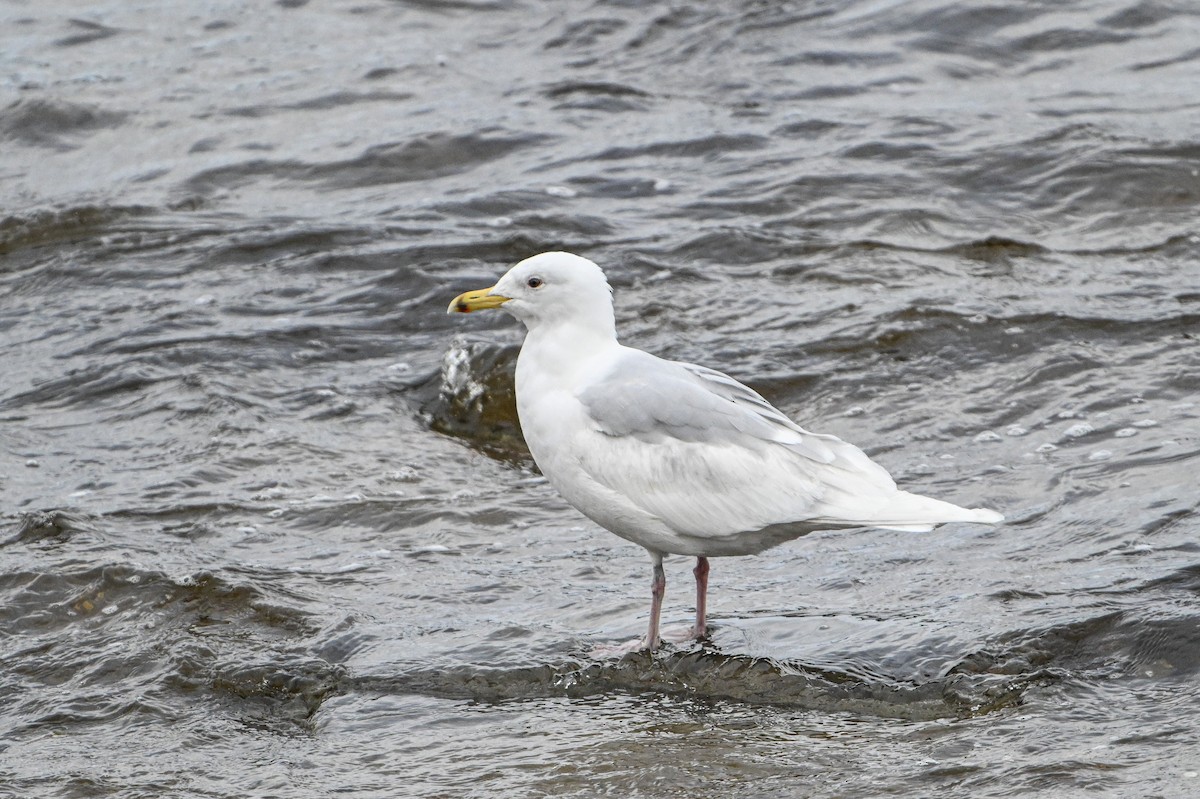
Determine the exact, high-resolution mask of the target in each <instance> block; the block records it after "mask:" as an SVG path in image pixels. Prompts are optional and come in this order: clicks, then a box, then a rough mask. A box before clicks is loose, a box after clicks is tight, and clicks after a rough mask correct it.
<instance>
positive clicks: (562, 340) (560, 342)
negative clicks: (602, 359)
mask: <svg viewBox="0 0 1200 799" xmlns="http://www.w3.org/2000/svg"><path fill="white" fill-rule="evenodd" d="M599 321H600V322H601V323H600V324H597V323H596V322H597V320H595V319H565V320H556V321H555V322H543V323H541V324H534V325H530V327H529V332H528V333H527V334H526V336H525V343H524V344H523V345H521V354H520V355H519V356H518V359H517V377H518V382H520V378H521V372H523V371H525V370H524V369H522V366H526V367H529V366H532V365H533V364H534V363H536V367H535V368H536V370H537V372H538V373H539V374H541V375H545V376H547V377H550V376H553V377H554V378H557V379H558V380H561V381H564V382H568V383H569V382H573V381H574V380H575V378H576V377H577V376H578V374H579V372H580V370H581V369H586V366H585V364H586V362H587V361H589V360H590V359H591V358H593V357H596V356H599V355H603V354H605V353H607V352H611V351H612V350H613V349H615V348H616V347H618V346H619V345H618V344H617V333H616V326H615V324H614V323H613V321H612V320H611V317H610V318H609V320H608V322H607V324H603V322H604V320H599Z"/></svg>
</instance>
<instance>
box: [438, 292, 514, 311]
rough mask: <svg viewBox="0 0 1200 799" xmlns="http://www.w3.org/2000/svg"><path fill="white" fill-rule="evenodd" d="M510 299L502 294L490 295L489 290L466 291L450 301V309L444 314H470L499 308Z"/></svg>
mask: <svg viewBox="0 0 1200 799" xmlns="http://www.w3.org/2000/svg"><path fill="white" fill-rule="evenodd" d="M510 299H512V298H511V297H505V296H504V295H503V294H492V290H491V289H479V291H466V292H463V293H462V294H459V295H458V296H457V297H455V298H454V299H453V300H451V301H450V307H449V308H447V309H446V313H470V312H471V311H483V310H486V309H488V308H499V307H500V306H501V305H503V304H504V303H506V302H508V301H509V300H510Z"/></svg>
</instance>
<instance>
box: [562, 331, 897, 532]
mask: <svg viewBox="0 0 1200 799" xmlns="http://www.w3.org/2000/svg"><path fill="white" fill-rule="evenodd" d="M578 399H579V401H580V403H581V404H582V406H583V408H584V409H585V412H586V413H587V416H588V418H589V420H590V422H591V425H592V430H591V433H592V434H594V435H599V436H602V437H603V440H602V442H596V446H590V447H589V446H584V447H581V448H580V450H579V452H580V453H582V454H581V455H580V465H581V467H582V468H583V469H584V471H585V472H587V473H588V474H589V475H590V476H591V477H592V479H594V480H596V481H597V482H599V483H600V484H602V485H604V486H606V487H608V488H610V489H611V490H613V491H617V492H619V493H620V494H622V495H624V496H625V497H626V498H628V499H629V500H630V501H631V502H633V503H634V504H635V505H637V506H638V507H640V508H641V509H642V510H644V511H646V512H648V513H651V514H653V515H655V516H656V517H658V518H659V519H661V520H662V521H663V522H664V523H666V524H667V525H668V526H670V527H671V528H672V529H675V530H676V531H678V532H679V533H680V534H682V535H688V536H698V537H705V538H719V537H726V536H735V535H738V534H740V533H749V532H755V531H759V530H763V529H764V528H767V527H776V526H779V525H795V524H800V523H804V522H810V521H813V522H815V521H818V520H819V521H820V522H821V524H819V525H815V526H826V527H836V526H855V525H861V524H869V523H870V521H869V520H870V518H871V517H872V515H874V514H876V513H878V512H879V511H880V510H882V509H883V508H884V507H885V506H886V505H887V504H888V502H889V501H890V500H892V499H893V498H894V497H895V495H896V494H897V493H898V492H897V490H896V484H895V482H894V481H893V480H892V478H891V477H890V476H889V475H888V473H887V472H886V471H885V470H884V469H883V468H882V467H880V466H878V465H877V464H875V463H874V462H872V461H871V460H870V459H869V458H867V456H866V455H865V454H864V453H863V452H862V451H861V450H860V449H858V448H857V447H855V446H853V445H851V444H847V443H846V442H844V441H842V440H840V439H838V438H837V437H835V436H830V435H818V434H815V433H810V432H808V431H807V430H804V429H803V428H801V427H800V426H799V425H797V424H795V423H794V422H793V421H791V420H790V419H788V418H787V417H786V416H785V415H784V414H783V413H781V412H780V411H779V410H778V409H776V408H775V407H773V406H772V405H771V404H770V403H769V402H767V401H766V400H765V399H764V398H763V397H762V396H761V395H759V394H758V393H757V392H755V391H754V390H753V389H750V388H748V387H747V386H745V385H743V384H741V383H739V382H738V381H736V380H734V379H733V378H731V377H729V376H728V375H725V374H722V373H720V372H716V371H713V370H711V369H705V368H703V367H699V366H694V365H692V364H684V363H679V362H674V361H664V360H662V359H659V358H656V357H654V356H652V355H649V354H648V353H643V352H641V351H638V350H630V349H626V350H624V352H623V354H622V357H621V358H619V359H617V360H616V361H615V363H614V364H613V365H612V367H611V369H610V370H609V372H608V373H607V374H604V375H602V376H598V379H596V380H594V381H592V382H591V383H590V384H589V385H588V386H587V387H586V388H585V389H584V390H582V391H581V392H580V393H579V397H578Z"/></svg>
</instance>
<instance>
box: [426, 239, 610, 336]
mask: <svg viewBox="0 0 1200 799" xmlns="http://www.w3.org/2000/svg"><path fill="white" fill-rule="evenodd" d="M486 308H499V309H500V310H502V311H507V312H508V313H510V314H512V315H513V316H515V317H517V319H520V320H521V321H522V322H524V323H525V326H526V327H528V328H529V329H530V330H533V329H534V328H536V327H540V326H543V325H554V324H557V323H563V322H570V323H572V324H576V325H583V326H589V327H594V328H597V329H598V332H601V333H604V334H609V335H613V336H615V335H616V334H615V332H614V322H613V307H612V289H611V288H609V285H608V280H606V279H605V277H604V273H603V272H601V271H600V267H598V266H596V265H595V264H594V263H592V262H591V261H589V260H588V259H587V258H581V257H580V256H578V255H572V254H571V253H569V252H544V253H542V254H541V255H535V256H533V257H532V258H526V259H525V260H524V261H521V262H520V263H518V264H517V265H516V266H514V267H513V268H512V269H509V270H508V272H507V273H505V275H504V277H502V278H500V280H498V281H497V282H496V285H494V286H492V287H491V288H490V289H480V290H479V291H468V292H466V293H464V294H460V295H458V296H457V297H455V298H454V300H453V301H451V303H450V307H449V308H448V309H447V313H470V312H471V311H481V310H484V309H486Z"/></svg>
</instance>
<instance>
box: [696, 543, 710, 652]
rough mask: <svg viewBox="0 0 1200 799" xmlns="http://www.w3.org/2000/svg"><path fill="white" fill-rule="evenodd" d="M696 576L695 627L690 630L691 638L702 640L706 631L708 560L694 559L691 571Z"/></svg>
mask: <svg viewBox="0 0 1200 799" xmlns="http://www.w3.org/2000/svg"><path fill="white" fill-rule="evenodd" d="M692 574H694V575H695V576H696V626H695V627H693V628H692V637H693V638H703V637H704V634H705V633H706V632H707V631H708V625H707V624H706V622H705V615H706V610H707V607H706V606H707V603H708V558H696V568H694V569H692Z"/></svg>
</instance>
